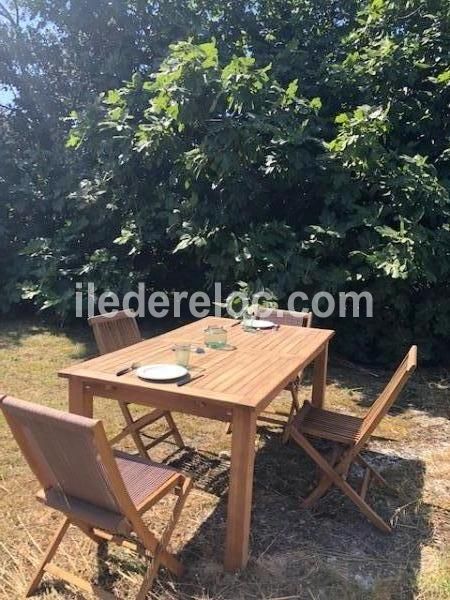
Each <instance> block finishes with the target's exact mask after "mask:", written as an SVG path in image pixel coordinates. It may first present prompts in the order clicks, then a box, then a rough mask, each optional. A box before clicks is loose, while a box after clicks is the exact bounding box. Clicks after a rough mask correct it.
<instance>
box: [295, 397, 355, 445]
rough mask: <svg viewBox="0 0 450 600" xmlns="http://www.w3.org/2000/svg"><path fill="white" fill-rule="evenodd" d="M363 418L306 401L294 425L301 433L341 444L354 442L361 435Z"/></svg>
mask: <svg viewBox="0 0 450 600" xmlns="http://www.w3.org/2000/svg"><path fill="white" fill-rule="evenodd" d="M362 424H363V419H361V418H359V417H354V416H352V415H346V414H343V413H337V412H333V411H331V410H324V409H323V408H317V407H315V406H312V405H311V404H310V403H309V402H305V404H304V405H303V406H302V408H301V410H300V412H299V413H298V415H297V416H296V417H295V419H294V422H293V424H292V426H293V427H294V428H295V429H297V430H298V431H299V432H301V433H306V434H307V435H312V436H313V437H319V438H322V439H325V440H330V441H333V442H339V443H341V444H354V443H355V442H356V441H357V440H358V437H359V434H360V430H361V426H362Z"/></svg>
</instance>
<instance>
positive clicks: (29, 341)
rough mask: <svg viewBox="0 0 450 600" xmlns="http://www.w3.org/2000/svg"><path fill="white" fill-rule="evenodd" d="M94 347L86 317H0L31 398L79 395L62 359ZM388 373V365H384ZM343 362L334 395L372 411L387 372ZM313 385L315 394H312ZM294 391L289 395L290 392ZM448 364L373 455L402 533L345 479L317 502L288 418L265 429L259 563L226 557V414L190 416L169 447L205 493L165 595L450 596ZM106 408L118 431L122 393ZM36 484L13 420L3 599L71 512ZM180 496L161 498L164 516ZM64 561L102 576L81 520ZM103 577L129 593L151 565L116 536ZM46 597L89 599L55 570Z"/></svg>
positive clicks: (54, 401)
mask: <svg viewBox="0 0 450 600" xmlns="http://www.w3.org/2000/svg"><path fill="white" fill-rule="evenodd" d="M93 351H94V349H93V346H92V345H91V341H90V333H89V331H85V330H67V331H63V330H57V329H54V328H52V327H47V326H45V325H39V324H36V323H34V324H33V323H32V322H12V323H7V324H3V325H1V326H0V389H1V390H5V391H7V392H8V393H11V394H14V395H16V396H18V397H22V398H24V399H28V400H32V401H35V402H42V403H45V404H48V405H51V406H55V407H59V408H65V407H66V383H65V381H63V380H59V379H58V378H57V377H56V375H55V374H56V371H57V370H58V369H59V368H60V367H62V366H65V365H67V364H68V363H70V362H72V361H76V360H79V359H80V358H83V357H85V356H87V355H89V354H90V353H92V352H93ZM374 375H378V376H374ZM387 376H388V375H387V373H382V372H379V371H376V372H375V373H374V374H369V373H367V372H365V371H364V370H358V369H354V368H352V367H351V366H349V365H348V364H346V363H342V362H338V361H334V363H333V365H332V368H331V369H330V377H331V381H332V383H331V385H330V388H329V393H328V398H327V404H328V405H330V406H333V407H335V408H338V409H339V408H341V409H344V410H347V411H351V412H353V413H354V414H362V413H364V411H365V410H366V407H367V405H368V404H369V403H370V402H371V401H372V400H373V398H374V397H375V395H376V393H377V392H378V391H379V389H380V388H381V387H382V385H383V383H384V381H385V380H386V377H387ZM308 391H309V388H308V386H306V387H305V389H304V391H303V393H304V394H305V395H307V394H308ZM286 402H287V398H286V397H283V396H282V397H280V398H279V399H277V403H280V404H283V403H286ZM448 410H449V384H448V375H447V374H446V373H442V372H435V371H433V372H427V371H423V370H422V371H419V372H418V373H417V374H416V375H415V377H414V381H413V382H412V384H411V385H410V386H409V387H408V391H407V392H406V393H405V394H404V395H403V397H402V399H401V401H400V402H399V404H398V405H397V406H396V409H395V411H394V412H393V415H392V416H390V417H389V418H388V419H387V420H386V422H385V424H384V425H383V427H382V429H380V431H379V434H380V436H381V437H382V438H384V439H376V440H374V442H373V443H372V445H371V448H370V453H369V457H370V459H371V460H372V461H373V462H374V463H375V464H377V465H378V466H379V467H380V468H381V470H382V471H383V474H384V476H385V477H386V478H387V479H388V481H389V482H390V483H391V484H392V485H393V486H394V487H395V488H396V489H397V490H398V494H393V493H391V492H389V491H387V490H382V489H381V488H374V489H373V492H371V500H372V502H373V503H374V505H375V506H376V507H377V508H378V509H379V510H380V512H381V513H382V514H384V515H385V516H389V515H391V516H392V519H393V522H395V524H396V528H395V531H394V533H393V534H392V535H391V536H386V535H383V534H381V533H378V532H377V531H376V530H374V528H373V527H372V526H371V525H370V524H368V523H367V522H366V521H365V520H364V519H363V518H362V517H361V516H360V515H359V513H358V512H357V511H356V510H355V509H354V507H353V505H352V504H351V503H349V502H348V501H347V500H346V499H344V498H343V497H342V496H341V495H340V494H339V493H337V492H336V491H335V492H332V493H331V494H329V495H328V496H327V497H326V498H324V499H323V501H321V503H320V504H319V505H318V508H317V509H316V510H315V511H314V512H312V511H301V510H299V507H298V499H299V497H300V496H302V495H304V494H305V493H306V492H307V491H308V489H309V486H310V485H311V483H312V481H313V469H312V465H311V463H310V462H309V460H308V459H307V458H305V457H304V456H303V455H302V454H301V453H300V452H299V451H298V450H297V449H296V448H294V447H292V446H290V445H289V446H286V447H285V446H282V445H281V443H280V436H279V431H277V430H276V429H271V428H266V427H263V428H260V429H259V432H258V453H257V461H256V473H255V494H254V513H253V533H252V556H251V559H250V562H249V566H248V568H247V569H246V571H245V572H243V573H241V574H239V575H229V574H226V573H224V572H223V570H222V567H221V562H220V561H221V553H222V547H223V538H224V531H225V507H226V491H227V485H228V466H229V465H228V461H227V458H226V456H227V452H228V451H229V444H230V439H229V436H226V435H225V434H224V433H223V426H222V425H221V424H219V423H214V422H210V421H206V420H202V419H196V418H193V417H189V416H177V421H178V422H179V425H180V429H181V430H182V432H183V435H184V437H185V439H186V440H187V441H188V443H189V446H190V449H189V450H187V451H184V452H175V449H174V447H173V446H171V445H166V447H165V448H164V449H159V450H158V452H157V453H156V455H155V456H156V458H159V459H166V460H168V461H169V462H171V464H175V465H177V466H179V467H181V468H184V469H187V470H189V471H191V472H192V474H193V475H194V477H195V478H196V489H195V491H194V492H193V493H192V495H191V497H190V499H189V501H188V503H187V506H186V509H185V511H184V513H183V515H182V518H181V520H180V526H179V527H178V529H177V531H176V535H175V536H174V542H173V549H174V550H177V551H179V552H181V553H182V558H183V560H184V562H185V563H186V566H187V571H186V574H185V575H184V577H183V578H182V580H180V581H175V580H173V579H172V578H171V577H170V576H169V575H168V574H167V573H165V572H164V571H162V572H161V577H160V578H159V580H158V583H157V585H156V586H155V588H154V590H153V594H152V597H153V598H158V599H160V600H174V599H180V600H187V599H190V598H192V599H196V600H209V599H213V598H214V599H217V600H222V599H223V600H239V599H247V598H248V599H250V598H261V599H262V598H264V599H272V600H275V599H278V600H281V599H283V600H288V599H294V598H296V599H303V598H304V599H305V600H306V599H308V600H325V599H328V598H338V599H343V600H345V599H348V600H360V599H361V600H362V599H364V600H367V599H369V600H387V599H394V598H395V599H397V598H398V599H408V598H420V599H421V600H422V599H426V600H443V599H445V598H450V579H449V567H450V558H449V548H450V539H449V521H450V519H449V513H448V509H449V507H450V501H449V499H450V493H449V477H448V475H449V456H450V438H449V433H450V428H449V425H448V416H449V415H448ZM96 416H99V417H101V418H103V419H104V420H105V423H106V424H107V428H108V429H109V430H110V431H111V432H112V431H115V430H116V429H117V426H118V424H119V423H121V416H120V414H119V411H118V410H117V406H116V405H115V403H114V402H110V401H107V400H102V401H100V400H99V401H97V404H96ZM35 489H36V484H35V482H34V481H33V477H32V476H31V474H30V472H29V471H28V469H27V467H26V466H25V465H24V463H23V460H22V458H21V456H20V455H19V452H18V450H17V448H16V446H15V445H14V443H13V442H12V439H11V436H10V434H9V432H8V431H7V429H6V426H5V423H4V421H3V419H1V420H0V509H1V512H2V517H3V518H2V519H1V521H0V598H1V599H5V600H6V599H7V598H8V599H15V598H21V597H23V590H24V589H25V585H26V582H27V581H28V580H29V579H30V574H31V573H32V571H33V569H34V567H35V566H36V564H37V562H38V560H39V556H40V554H41V551H42V549H43V548H44V547H45V545H46V544H47V543H48V539H49V537H50V535H51V532H52V531H53V530H54V529H55V527H56V525H57V523H58V521H59V519H60V517H59V516H58V515H56V514H54V513H52V512H51V511H47V510H45V509H43V508H42V507H40V506H39V505H38V504H37V503H36V502H35V501H34V499H33V492H34V490H35ZM167 510H168V505H167V504H166V503H161V506H160V507H158V510H157V511H155V514H153V515H152V514H151V515H150V520H151V521H152V523H157V525H156V529H158V528H160V527H161V525H159V523H160V518H162V517H163V516H164V514H166V513H167ZM58 561H59V562H60V564H61V565H62V566H64V565H66V566H69V567H70V568H72V569H74V570H76V571H78V572H79V573H82V574H84V575H86V576H89V577H92V578H95V577H97V576H98V575H97V564H96V563H97V560H96V554H95V549H94V547H93V544H92V543H91V542H90V541H89V540H87V539H84V538H83V537H82V536H81V535H79V534H78V532H77V531H75V530H74V531H72V532H71V534H70V536H69V538H68V539H67V540H66V541H65V543H64V545H63V547H62V549H61V551H60V553H59V554H58ZM100 566H101V569H100V575H99V579H100V581H101V582H102V583H106V585H107V587H109V588H110V589H113V590H114V591H115V593H116V595H117V596H118V597H119V598H123V599H126V598H132V597H133V593H135V592H136V590H137V589H138V585H139V582H140V576H141V574H142V568H143V564H142V562H141V561H140V560H139V559H137V558H135V557H134V556H133V555H131V554H127V553H125V552H123V551H120V550H117V549H114V548H113V549H112V550H111V553H110V555H109V557H108V559H107V561H106V562H102V563H101V565H100ZM41 597H42V598H49V599H50V598H63V597H64V598H80V597H82V596H80V595H79V594H78V595H77V594H76V592H75V591H73V590H72V591H70V590H67V589H65V588H63V587H61V586H60V585H59V584H58V583H57V582H52V581H51V580H46V584H45V586H43V587H42V588H41Z"/></svg>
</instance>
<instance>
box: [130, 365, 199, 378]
mask: <svg viewBox="0 0 450 600" xmlns="http://www.w3.org/2000/svg"><path fill="white" fill-rule="evenodd" d="M187 374H188V370H187V369H186V368H185V367H182V366H181V365H170V364H156V365H144V366H143V367H139V369H137V371H136V375H137V376H138V377H140V378H141V379H149V380H150V381H171V380H172V379H179V378H180V377H184V376H185V375H187Z"/></svg>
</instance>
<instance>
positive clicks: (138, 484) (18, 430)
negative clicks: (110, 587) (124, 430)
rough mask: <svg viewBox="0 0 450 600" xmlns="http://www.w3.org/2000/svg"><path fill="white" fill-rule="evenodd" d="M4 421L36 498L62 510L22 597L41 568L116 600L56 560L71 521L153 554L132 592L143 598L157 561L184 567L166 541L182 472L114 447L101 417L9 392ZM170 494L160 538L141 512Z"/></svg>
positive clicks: (97, 538) (181, 495)
mask: <svg viewBox="0 0 450 600" xmlns="http://www.w3.org/2000/svg"><path fill="white" fill-rule="evenodd" d="M0 407H1V409H2V410H3V413H4V415H5V418H6V421H7V423H8V424H9V427H10V428H11V431H12V433H13V435H14V437H15V439H16V442H17V443H18V445H19V447H20V449H21V450H22V453H23V455H24V457H25V459H26V460H27V462H28V464H29V466H30V468H31V470H32V471H33V473H34V475H35V476H36V478H37V479H38V481H39V483H40V485H41V486H42V490H41V491H40V492H39V493H38V495H37V498H38V500H40V501H41V502H42V503H44V504H45V505H46V506H49V507H51V508H53V509H56V510H58V511H60V512H62V513H63V514H64V515H65V518H64V521H63V522H62V524H61V526H60V527H59V529H58V531H57V532H56V534H55V536H54V538H53V540H52V542H51V544H50V547H49V548H48V550H47V552H46V553H45V555H44V557H43V559H42V561H41V563H40V565H39V568H38V570H37V572H36V574H35V575H34V577H33V579H32V581H31V583H30V585H29V587H28V590H27V593H26V595H27V596H31V595H33V594H34V593H35V592H36V590H37V588H38V586H39V584H40V582H41V579H42V577H43V576H44V574H45V573H49V574H50V575H53V576H54V577H56V578H58V579H62V580H64V581H66V582H67V583H69V584H71V585H74V586H77V587H79V588H80V589H82V590H84V591H85V592H89V593H93V594H95V595H99V596H100V597H102V598H114V595H113V594H111V593H109V592H105V591H103V590H101V589H100V588H98V587H97V586H95V585H92V584H91V583H89V582H87V581H85V580H84V579H81V578H80V577H78V576H76V575H74V574H72V573H70V572H68V571H65V570H64V569H61V568H60V567H58V566H57V565H55V564H53V562H52V560H53V557H54V555H55V553H56V551H57V549H58V546H59V545H60V543H61V541H62V539H63V537H64V535H65V533H66V531H67V529H68V527H69V526H70V525H75V526H76V527H78V528H79V529H80V530H81V531H82V532H83V533H85V534H86V535H87V536H88V537H89V538H90V539H92V540H93V541H94V542H96V543H98V544H102V545H103V546H104V545H106V544H107V542H113V543H116V544H118V545H119V546H122V547H125V548H127V549H129V550H133V551H135V552H137V553H139V554H140V555H143V556H147V557H148V558H149V557H150V556H153V560H152V561H151V562H150V564H149V565H148V567H147V570H146V572H145V575H144V580H143V583H142V585H141V588H140V590H139V593H138V595H137V599H138V600H144V598H145V597H146V595H147V593H148V591H149V590H150V588H151V586H152V584H153V581H154V579H155V577H156V576H157V573H158V570H159V567H160V565H164V566H165V567H167V568H168V569H169V570H170V571H171V572H172V573H174V574H175V575H181V573H182V571H183V567H182V565H181V563H180V562H179V561H178V560H177V559H176V558H175V556H174V555H173V554H171V553H170V552H168V550H167V545H168V543H169V541H170V537H171V535H172V532H173V530H174V528H175V526H176V524H177V521H178V519H179V517H180V513H181V511H182V508H183V505H184V503H185V501H186V498H187V495H188V493H189V490H190V488H191V480H190V479H189V478H188V477H186V476H185V475H183V474H181V473H179V472H177V471H175V470H174V469H171V468H170V467H167V466H166V465H161V464H158V463H155V462H152V461H150V460H148V459H146V460H144V459H142V458H140V457H137V456H133V455H130V454H125V453H124V452H118V451H117V452H114V453H113V451H112V449H111V447H110V445H109V443H108V440H107V439H106V435H105V431H104V429H103V425H102V423H101V421H98V420H94V419H88V418H85V417H80V416H77V415H73V414H69V413H65V412H61V411H58V410H54V409H51V408H47V407H43V406H40V405H36V404H31V403H29V402H24V401H22V400H17V399H16V398H12V397H10V396H4V397H3V398H0ZM169 492H173V493H174V494H176V495H177V496H178V498H177V500H176V502H175V506H174V509H173V511H172V514H171V517H170V519H169V521H168V523H167V525H166V528H165V530H164V533H163V534H162V536H161V539H159V540H158V539H157V538H156V536H155V535H154V534H153V533H152V532H151V531H150V530H149V529H148V528H147V526H146V525H145V524H144V521H143V520H142V515H143V514H144V513H145V512H147V511H148V510H149V509H150V508H151V507H152V506H153V505H154V504H155V503H156V502H158V501H159V500H160V499H161V498H163V497H164V496H166V495H167V494H168V493H169Z"/></svg>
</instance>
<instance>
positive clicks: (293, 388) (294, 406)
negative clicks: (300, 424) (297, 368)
mask: <svg viewBox="0 0 450 600" xmlns="http://www.w3.org/2000/svg"><path fill="white" fill-rule="evenodd" d="M289 391H290V392H291V396H292V402H291V409H290V411H289V417H288V420H287V423H286V425H285V426H284V431H283V437H282V442H283V444H286V443H287V442H288V440H289V432H290V429H291V425H292V421H293V420H294V417H295V415H296V414H297V413H298V411H299V410H300V403H299V401H298V386H297V384H296V382H292V383H290V384H289Z"/></svg>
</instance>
